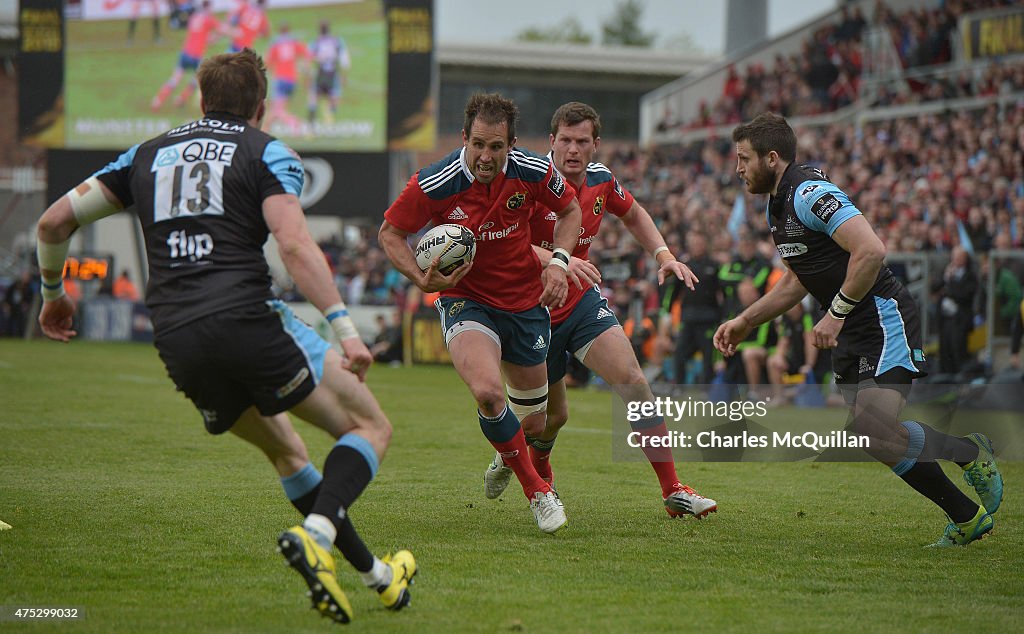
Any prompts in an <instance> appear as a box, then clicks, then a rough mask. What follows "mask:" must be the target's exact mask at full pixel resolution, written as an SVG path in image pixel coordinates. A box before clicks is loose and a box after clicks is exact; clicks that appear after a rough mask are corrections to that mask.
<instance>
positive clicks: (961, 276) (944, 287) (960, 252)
mask: <svg viewBox="0 0 1024 634" xmlns="http://www.w3.org/2000/svg"><path fill="white" fill-rule="evenodd" d="M977 288H978V276H977V274H976V273H975V272H974V266H973V264H972V262H971V256H970V254H968V253H967V251H966V250H965V249H964V248H963V247H955V248H954V249H953V256H952V257H951V258H950V261H949V265H948V266H947V267H946V270H945V272H944V273H943V274H942V281H941V283H940V285H939V288H938V291H939V371H940V372H942V373H945V374H956V373H957V372H959V371H960V370H962V369H963V366H964V364H966V363H967V361H968V359H969V356H968V352H967V338H968V335H970V332H971V327H972V322H973V319H974V292H975V290H977Z"/></svg>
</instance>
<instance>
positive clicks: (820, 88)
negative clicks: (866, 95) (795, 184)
mask: <svg viewBox="0 0 1024 634" xmlns="http://www.w3.org/2000/svg"><path fill="white" fill-rule="evenodd" d="M1013 4H1015V3H1014V2H1013V1H1012V0H952V1H950V2H944V3H942V5H941V6H940V7H937V8H935V9H924V8H922V9H916V10H909V11H906V12H902V13H894V12H893V11H892V9H891V8H889V7H887V6H886V5H885V4H884V3H882V2H878V3H876V5H875V8H874V11H873V13H872V15H871V19H870V21H869V20H867V19H866V18H865V16H864V15H863V12H862V11H861V9H860V7H857V6H855V7H853V8H850V6H848V5H844V6H843V8H842V14H841V16H840V18H839V20H838V21H836V22H832V23H830V24H827V25H824V26H822V27H821V28H819V29H817V30H815V31H814V33H813V34H812V35H811V36H810V37H809V38H808V39H806V40H805V41H804V42H803V43H802V45H801V50H800V51H799V52H798V53H795V54H793V55H789V56H786V55H782V54H778V55H776V56H775V59H774V60H773V62H772V64H771V67H770V68H765V65H764V64H761V63H752V64H750V65H748V66H747V67H746V68H744V69H743V71H742V72H741V71H740V69H738V68H736V67H735V66H730V67H729V68H728V71H727V76H726V80H725V84H724V86H723V88H722V94H721V96H720V97H719V98H718V99H717V100H716V101H715V102H714V103H707V102H703V103H701V105H700V113H699V114H698V116H697V117H696V118H694V119H692V120H688V121H678V120H677V119H676V118H675V117H674V115H672V114H671V113H666V116H665V117H664V118H663V120H662V121H661V122H660V124H659V130H661V131H665V130H669V129H673V128H681V129H684V130H692V129H697V128H705V127H714V126H720V125H729V124H738V123H740V122H742V121H749V120H750V119H752V118H753V117H755V116H756V115H757V114H759V113H761V112H764V111H766V110H768V111H771V112H777V113H779V114H781V115H783V116H785V117H787V118H789V117H794V116H808V115H816V114H822V113H826V112H831V111H833V110H837V109H839V108H842V107H844V106H847V105H849V104H851V103H853V102H854V101H856V100H857V99H858V98H859V97H860V96H861V95H860V90H861V77H862V72H863V71H864V66H865V63H866V62H865V60H864V55H865V53H864V52H863V47H862V46H861V43H862V36H863V33H864V30H865V29H866V28H868V27H881V28H884V29H886V30H888V32H889V34H890V36H891V38H892V42H893V45H894V48H895V52H896V54H897V55H898V57H899V63H900V64H901V65H902V67H903V68H904V69H914V68H920V67H927V66H934V65H937V64H945V63H948V62H950V61H951V59H952V56H951V41H952V38H954V37H955V36H956V28H957V20H958V19H959V17H960V16H961V15H963V14H965V13H969V12H972V11H980V10H984V9H991V8H998V7H1004V6H1012V5H1013ZM1022 89H1024V66H1022V65H1016V66H1003V65H1000V64H999V63H996V64H992V65H986V66H984V67H979V68H978V69H977V70H975V71H961V72H958V73H957V74H956V75H954V76H943V75H937V76H934V77H929V78H922V79H912V80H910V81H908V82H906V84H905V85H904V84H902V83H899V82H889V83H887V84H886V85H883V86H880V87H877V89H876V90H874V91H872V96H871V97H870V99H871V102H872V103H873V104H876V105H898V104H905V103H917V102H920V101H926V100H932V99H952V98H958V97H973V96H987V95H992V94H997V93H999V92H1008V91H1018V90H1022Z"/></svg>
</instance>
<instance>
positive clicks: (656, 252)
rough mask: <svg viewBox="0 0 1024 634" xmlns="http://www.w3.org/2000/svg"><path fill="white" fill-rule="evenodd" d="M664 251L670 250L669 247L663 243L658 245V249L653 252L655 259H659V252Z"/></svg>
mask: <svg viewBox="0 0 1024 634" xmlns="http://www.w3.org/2000/svg"><path fill="white" fill-rule="evenodd" d="M662 251H668V247H667V246H665V245H664V244H663V245H661V246H660V247H658V248H657V249H655V250H654V253H652V254H651V255H652V256H653V257H654V259H655V260H657V259H658V254H659V253H661V252H662Z"/></svg>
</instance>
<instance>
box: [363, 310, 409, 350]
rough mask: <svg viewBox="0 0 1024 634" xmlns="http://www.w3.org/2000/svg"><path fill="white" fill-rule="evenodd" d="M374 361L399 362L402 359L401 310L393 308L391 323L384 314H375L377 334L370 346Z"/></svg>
mask: <svg viewBox="0 0 1024 634" xmlns="http://www.w3.org/2000/svg"><path fill="white" fill-rule="evenodd" d="M370 354H372V355H373V359H374V361H380V362H382V363H401V361H402V311H400V310H395V311H394V312H393V313H392V316H391V323H390V324H389V323H388V321H387V320H386V319H385V318H384V315H377V336H376V337H375V338H374V340H373V343H372V345H371V346H370Z"/></svg>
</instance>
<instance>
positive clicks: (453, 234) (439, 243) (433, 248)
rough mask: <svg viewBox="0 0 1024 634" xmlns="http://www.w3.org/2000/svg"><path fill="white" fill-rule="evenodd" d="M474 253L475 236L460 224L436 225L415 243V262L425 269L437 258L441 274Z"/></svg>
mask: <svg viewBox="0 0 1024 634" xmlns="http://www.w3.org/2000/svg"><path fill="white" fill-rule="evenodd" d="M475 255H476V238H474V237H473V232H472V231H470V230H469V229H467V228H465V227H463V226H462V225H452V224H446V225H437V226H436V227H433V228H431V229H430V230H429V231H427V232H426V233H424V234H423V237H422V238H420V241H419V243H417V244H416V264H417V265H418V266H419V267H420V270H421V271H426V270H427V268H429V267H430V263H431V262H433V261H434V260H435V259H437V260H438V263H437V268H438V270H439V271H440V272H441V275H448V274H450V273H451V272H452V271H454V270H455V269H457V268H459V267H460V266H462V265H463V264H465V263H466V262H472V261H473V256H475Z"/></svg>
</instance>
